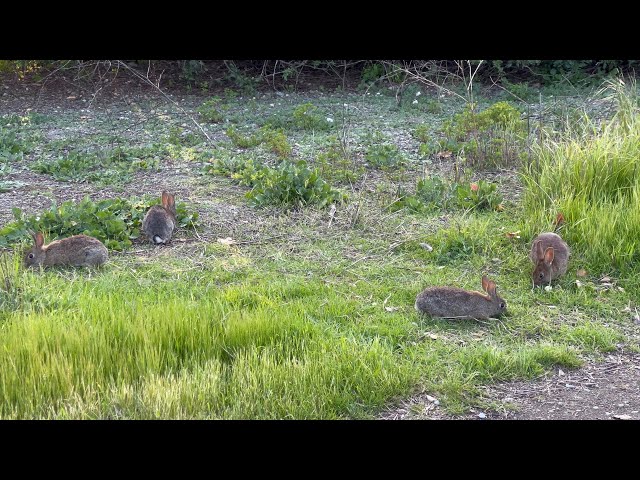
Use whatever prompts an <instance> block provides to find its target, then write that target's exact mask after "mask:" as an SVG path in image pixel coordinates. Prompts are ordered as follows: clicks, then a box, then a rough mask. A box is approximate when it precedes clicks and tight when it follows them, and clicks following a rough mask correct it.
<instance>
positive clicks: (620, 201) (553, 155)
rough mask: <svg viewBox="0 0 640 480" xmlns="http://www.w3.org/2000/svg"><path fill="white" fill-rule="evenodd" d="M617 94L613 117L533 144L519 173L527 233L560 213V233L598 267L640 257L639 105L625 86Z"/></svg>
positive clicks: (630, 264)
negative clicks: (529, 159) (527, 163)
mask: <svg viewBox="0 0 640 480" xmlns="http://www.w3.org/2000/svg"><path fill="white" fill-rule="evenodd" d="M617 95H619V96H620V97H622V98H621V99H619V102H620V104H621V106H620V109H619V110H618V115H617V116H616V117H615V118H614V119H613V120H611V121H609V122H608V123H606V124H605V125H604V126H603V127H601V128H599V127H598V126H597V125H595V124H594V123H592V122H590V121H589V119H588V118H586V119H584V120H583V121H584V122H586V125H582V126H581V128H578V129H574V130H573V131H570V132H568V133H567V134H566V135H565V136H563V137H562V138H560V140H558V141H552V140H547V141H545V142H543V143H541V144H537V145H536V147H535V156H536V160H535V161H534V162H532V163H531V164H530V166H529V167H528V169H526V171H525V174H524V175H523V178H524V184H525V195H524V201H523V203H524V207H525V215H526V218H527V222H526V223H525V224H524V226H523V229H524V230H525V231H526V232H527V234H529V235H532V234H534V233H535V232H539V231H543V230H544V231H548V230H552V229H553V222H554V220H555V219H556V216H557V215H558V213H562V215H563V216H564V219H565V220H566V223H565V224H564V225H563V226H562V228H561V232H560V233H561V235H562V236H563V237H564V238H565V240H566V241H568V242H569V244H570V245H572V247H573V248H574V249H575V250H576V252H577V253H578V255H580V257H581V259H583V260H584V262H585V263H586V265H588V268H589V269H590V270H593V271H594V272H602V273H607V272H610V271H611V270H612V269H616V270H618V271H621V272H629V271H632V270H634V269H636V268H637V267H636V265H637V263H638V260H639V259H640V117H639V116H638V113H639V112H640V109H639V108H638V104H637V101H636V102H634V101H633V100H632V99H630V98H627V97H630V96H632V95H633V94H632V93H629V91H619V92H617Z"/></svg>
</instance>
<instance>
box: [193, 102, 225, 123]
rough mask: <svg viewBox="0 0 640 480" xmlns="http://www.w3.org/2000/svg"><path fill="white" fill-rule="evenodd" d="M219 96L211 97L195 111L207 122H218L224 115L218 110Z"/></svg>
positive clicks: (219, 105)
mask: <svg viewBox="0 0 640 480" xmlns="http://www.w3.org/2000/svg"><path fill="white" fill-rule="evenodd" d="M221 101H222V100H221V99H220V97H211V98H210V99H209V100H207V101H206V102H204V103H203V104H202V105H200V106H199V107H198V108H196V111H197V112H198V113H199V114H200V117H201V118H202V119H203V120H205V121H206V122H209V123H220V122H222V121H223V120H224V115H223V114H222V112H221V111H220V109H221Z"/></svg>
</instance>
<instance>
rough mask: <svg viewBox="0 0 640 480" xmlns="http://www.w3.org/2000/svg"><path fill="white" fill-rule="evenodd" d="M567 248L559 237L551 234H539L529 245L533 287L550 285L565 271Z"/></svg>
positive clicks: (567, 259)
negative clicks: (533, 266)
mask: <svg viewBox="0 0 640 480" xmlns="http://www.w3.org/2000/svg"><path fill="white" fill-rule="evenodd" d="M569 253H570V252H569V246H568V245H567V244H566V243H565V241H564V240H562V238H561V237H560V235H558V234H556V233H552V232H546V233H541V234H540V235H538V236H537V237H536V238H535V239H534V240H533V244H532V245H531V253H530V254H529V258H530V259H531V261H532V262H533V264H534V265H535V268H534V269H533V273H532V277H533V283H534V285H542V284H545V283H547V284H548V283H551V280H553V279H554V278H557V277H559V276H560V275H562V274H564V273H565V272H566V271H567V264H568V263H569Z"/></svg>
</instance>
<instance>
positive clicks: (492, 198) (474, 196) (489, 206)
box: [390, 176, 503, 212]
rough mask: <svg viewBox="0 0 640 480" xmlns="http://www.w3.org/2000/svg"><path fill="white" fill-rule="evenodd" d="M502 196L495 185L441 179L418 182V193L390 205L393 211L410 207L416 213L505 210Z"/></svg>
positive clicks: (432, 178)
mask: <svg viewBox="0 0 640 480" xmlns="http://www.w3.org/2000/svg"><path fill="white" fill-rule="evenodd" d="M501 202H502V195H501V194H500V193H499V192H498V191H497V186H496V185H495V184H493V183H489V182H486V181H484V180H480V181H478V182H474V183H469V182H464V183H458V182H445V181H443V180H442V179H441V178H440V177H436V176H433V177H426V178H423V179H420V180H418V183H417V185H416V193H415V194H404V195H402V196H400V198H399V199H398V200H397V201H396V202H394V203H393V204H392V205H391V207H390V208H391V209H392V210H398V209H401V208H407V209H408V210H410V211H413V212H428V211H434V210H447V209H452V208H462V209H477V210H502V209H503V205H502V203H501Z"/></svg>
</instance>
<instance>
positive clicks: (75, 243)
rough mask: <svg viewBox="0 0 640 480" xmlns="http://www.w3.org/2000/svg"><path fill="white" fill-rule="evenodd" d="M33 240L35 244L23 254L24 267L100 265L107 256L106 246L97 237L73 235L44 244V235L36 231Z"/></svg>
mask: <svg viewBox="0 0 640 480" xmlns="http://www.w3.org/2000/svg"><path fill="white" fill-rule="evenodd" d="M33 240H34V242H35V246H34V247H32V248H31V249H29V250H28V251H27V252H26V253H25V255H24V265H25V267H35V266H38V265H42V266H43V267H50V266H52V265H72V266H74V267H93V266H97V265H102V264H103V263H104V262H106V261H107V258H109V253H108V252H107V247H105V246H104V245H103V244H102V242H101V241H100V240H98V239H97V238H93V237H88V236H87V235H74V236H73V237H68V238H63V239H62V240H55V241H53V242H51V243H50V244H48V245H45V244H44V236H43V235H42V233H41V232H38V233H36V234H35V235H34V236H33Z"/></svg>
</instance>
